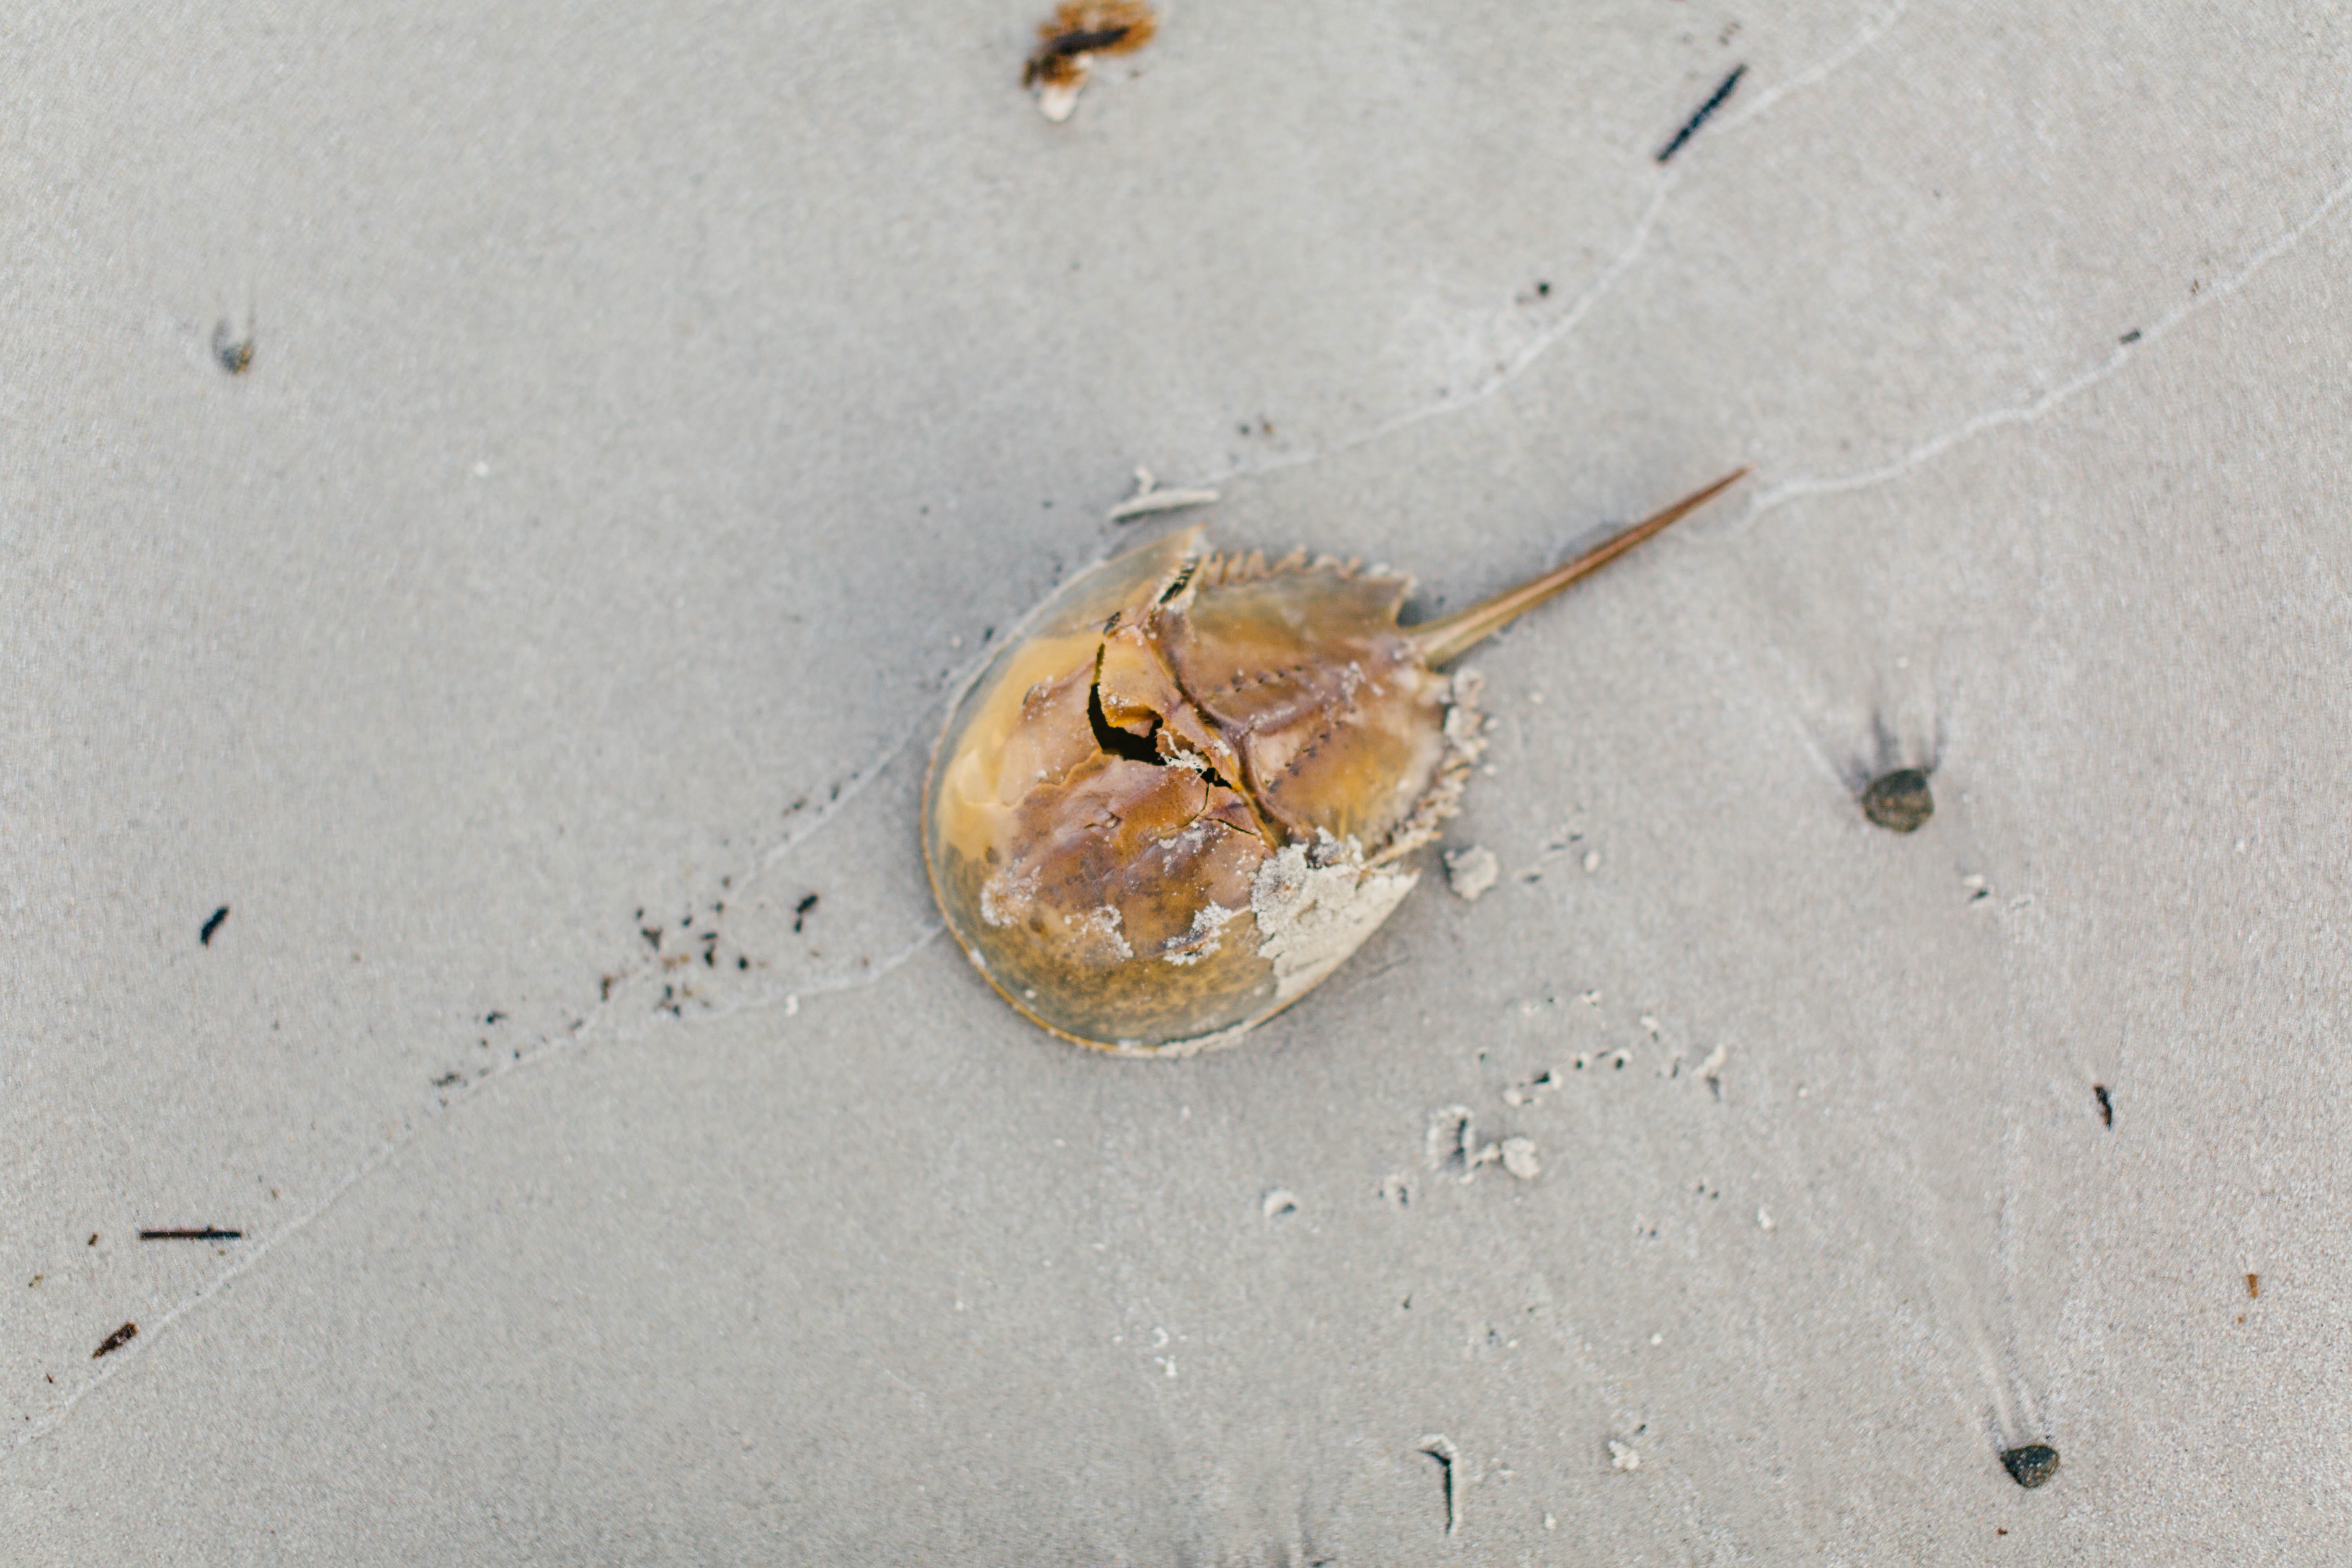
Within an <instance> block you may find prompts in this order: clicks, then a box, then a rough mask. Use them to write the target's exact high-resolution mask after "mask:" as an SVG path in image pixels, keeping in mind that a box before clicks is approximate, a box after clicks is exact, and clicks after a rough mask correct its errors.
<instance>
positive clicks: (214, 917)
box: [196, 904, 228, 947]
mask: <svg viewBox="0 0 2352 1568" xmlns="http://www.w3.org/2000/svg"><path fill="white" fill-rule="evenodd" d="M226 919H228V906H227V905H226V904H223V905H222V906H221V907H220V908H218V909H216V910H214V911H213V912H212V913H211V914H210V915H209V916H207V917H206V918H205V923H204V927H203V929H202V930H200V931H197V932H196V945H197V946H198V947H210V946H212V944H213V933H214V932H215V931H218V930H220V928H221V921H225V920H226Z"/></svg>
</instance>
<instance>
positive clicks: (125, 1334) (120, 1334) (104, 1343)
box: [89, 1323, 139, 1361]
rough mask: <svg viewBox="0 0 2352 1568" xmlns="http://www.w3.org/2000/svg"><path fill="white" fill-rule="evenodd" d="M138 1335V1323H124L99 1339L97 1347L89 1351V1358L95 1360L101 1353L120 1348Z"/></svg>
mask: <svg viewBox="0 0 2352 1568" xmlns="http://www.w3.org/2000/svg"><path fill="white" fill-rule="evenodd" d="M138 1337H139V1325H138V1324H136V1323H125V1324H123V1325H122V1326H121V1328H119V1329H117V1330H115V1331H113V1332H112V1333H110V1334H109V1335H107V1336H106V1338H105V1339H103V1340H101V1341H100V1342H99V1346H98V1348H97V1349H96V1350H94V1351H92V1352H89V1359H90V1360H92V1361H96V1360H97V1359H98V1358H99V1357H100V1356H102V1355H109V1354H111V1353H112V1352H116V1351H119V1350H121V1348H122V1347H123V1346H125V1345H127V1344H129V1343H130V1342H131V1341H133V1340H135V1339H137V1338H138Z"/></svg>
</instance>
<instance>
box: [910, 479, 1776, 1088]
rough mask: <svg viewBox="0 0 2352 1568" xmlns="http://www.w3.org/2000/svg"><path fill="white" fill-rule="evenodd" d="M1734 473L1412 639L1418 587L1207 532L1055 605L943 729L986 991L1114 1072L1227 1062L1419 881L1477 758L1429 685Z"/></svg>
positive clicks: (1474, 731)
mask: <svg viewBox="0 0 2352 1568" xmlns="http://www.w3.org/2000/svg"><path fill="white" fill-rule="evenodd" d="M1746 472H1747V470H1746V469H1745V468H1742V469H1740V470H1738V472H1736V473H1733V474H1730V475H1728V476H1727V477H1726V478H1724V479H1718V480H1717V481H1716V482H1715V483H1714V484H1711V485H1709V486H1707V487H1706V489H1702V490H1699V491H1697V492H1696V493H1695V494H1692V495H1689V496H1685V498H1684V499H1682V500H1678V501H1676V502H1675V504H1674V505H1672V506H1670V507H1668V508H1666V509H1665V510H1664V511H1661V512H1659V513H1657V514H1656V515H1655V516H1654V517H1651V518H1649V519H1647V520H1645V521H1642V522H1638V523H1636V524H1634V525H1633V527H1631V528H1628V529H1626V530H1624V531H1622V532H1620V533H1618V534H1616V535H1615V536H1614V537H1612V538H1611V539H1610V540H1608V541H1607V542H1605V543H1602V544H1601V545H1600V546H1598V547H1597V548H1595V549H1593V550H1591V551H1588V552H1585V553H1584V554H1582V555H1580V556H1579V557H1577V558H1576V559H1575V560H1573V561H1570V562H1568V563H1565V564H1563V565H1560V566H1558V567H1555V568H1553V569H1552V570H1551V571H1549V572H1546V573H1544V574H1541V575H1539V576H1537V577H1535V578H1533V579H1531V580H1529V581H1528V582H1526V583H1523V584H1519V585H1518V586H1517V587H1515V588H1511V589H1507V590H1506V591H1505V592H1503V593H1500V594H1497V595H1495V596H1494V597H1493V598H1490V599H1486V600H1484V601H1481V602H1480V603H1478V604H1475V605H1471V606H1470V607H1469V608H1467V609H1465V610H1460V611H1457V612H1455V613H1454V614H1453V615H1450V616H1442V617H1440V618H1438V619H1436V620H1433V621H1427V622H1423V623H1421V624H1418V625H1414V626H1399V625H1398V624H1397V614H1398V611H1399V609H1400V608H1401V607H1402V605H1403V602H1404V596H1405V595H1406V593H1407V592H1408V591H1409V590H1410V588H1411V586H1412V584H1411V580H1410V579H1408V578H1405V577H1402V576H1396V575H1392V574H1389V573H1387V572H1385V571H1375V572H1370V573H1365V572H1360V571H1358V570H1356V569H1355V568H1354V567H1353V566H1352V565H1343V564H1341V563H1339V562H1337V561H1335V560H1332V559H1331V558H1330V557H1328V556H1325V557H1322V558H1319V559H1316V560H1309V559H1308V558H1307V555H1306V553H1305V552H1303V551H1301V552H1297V553H1294V554H1292V555H1290V556H1288V557H1286V558H1285V559H1282V560H1280V561H1276V562H1272V563H1269V562H1267V560H1266V559H1265V555H1264V554H1263V553H1262V552H1261V553H1253V554H1250V555H1247V556H1241V555H1230V554H1221V553H1217V552H1213V551H1210V550H1209V549H1208V548H1207V547H1206V545H1205V543H1204V542H1203V540H1202V531H1201V530H1200V529H1198V528H1192V529H1187V530H1185V531H1181V532H1178V533H1172V534H1171V535H1169V536H1168V537H1166V538H1164V539H1160V540H1157V541H1155V542H1151V543H1149V544H1146V545H1143V546H1141V547H1140V548H1139V549H1136V550H1132V551H1129V552H1128V553H1126V554H1124V555H1120V556H1118V557H1116V558H1114V559H1112V560H1110V561H1108V562H1105V563H1102V564H1101V565H1099V566H1097V567H1095V568H1094V569H1092V570H1091V571H1089V572H1087V573H1085V574H1081V575H1080V576H1078V577H1076V578H1075V579H1073V580H1072V581H1071V582H1070V583H1068V584H1066V585H1065V586H1064V587H1063V588H1062V589H1061V590H1060V591H1059V592H1057V593H1056V594H1055V595H1054V596H1053V598H1051V599H1050V600H1048V601H1047V602H1046V603H1045V605H1044V606H1042V607H1041V608H1040V610H1039V611H1038V613H1037V614H1036V616H1034V617H1033V619H1032V621H1031V623H1030V625H1029V626H1027V627H1026V628H1025V630H1024V632H1023V634H1022V635H1020V636H1018V637H1015V638H1013V640H1012V641H1010V642H1009V643H1008V644H1007V645H1006V647H1004V648H1003V649H1002V650H1001V651H1000V652H999V653H998V654H997V655H996V657H995V658H994V659H993V660H992V661H991V663H990V664H989V666H988V667H987V668H986V669H985V670H983V671H982V674H981V676H980V678H979V679H977V680H976V681H975V682H973V684H972V686H971V689H969V690H968V691H967V692H966V693H965V695H964V697H963V699H962V700H961V701H960V702H959V703H958V704H957V705H956V707H955V710H953V712H951V713H950V715H949V717H948V721H947V725H946V728H945V729H944V730H942V731H941V732H940V739H939V742H938V745H937V746H936V748H935V749H934V750H933V752H932V754H931V764H930V773H929V778H928V779H927V780H926V782H925V784H924V790H923V856H924V861H925V864H926V866H927V868H929V872H930V878H931V888H932V890H933V892H934V893H936V894H937V895H938V898H939V901H940V910H941V911H942V912H943V913H944V914H945V915H946V917H947V925H948V929H949V930H950V931H952V932H954V933H955V939H956V941H957V942H960V943H961V944H962V947H963V950H964V952H965V953H966V955H967V956H969V957H970V958H971V962H972V963H973V964H974V965H975V966H977V967H978V968H979V970H980V971H981V973H982V974H984V975H986V976H987V977H988V980H989V983H990V984H992V985H994V986H995V987H996V988H997V990H998V991H1000V992H1002V993H1003V994H1004V997H1005V999H1006V1000H1007V1001H1009V1002H1011V1003H1012V1004H1013V1006H1015V1007H1017V1008H1019V1009H1020V1010H1021V1011H1022V1012H1023V1013H1024V1014H1026V1015H1027V1016H1029V1017H1030V1018H1031V1019H1033V1020H1034V1021H1035V1022H1036V1023H1038V1024H1041V1025H1043V1026H1045V1027H1046V1028H1048V1029H1050V1030H1052V1031H1053V1032H1054V1033H1055V1034H1057V1035H1060V1036H1062V1037H1064V1038H1066V1039H1069V1040H1074V1041H1076V1042H1077V1043H1078V1044H1080V1045H1085V1046H1092V1047H1097V1048H1098V1049H1102V1050H1107V1051H1113V1052H1116V1053H1118V1054H1120V1055H1126V1056H1181V1055H1187V1054H1190V1053H1191V1052H1193V1051H1197V1050H1202V1049H1204V1048H1206V1047H1212V1046H1219V1045H1224V1044H1229V1043H1231V1042H1232V1041H1234V1040H1236V1039H1238V1038H1240V1037H1241V1036H1243V1035H1244V1034H1245V1033H1246V1032H1247V1031H1248V1030H1249V1029H1251V1028H1252V1027H1253V1026H1255V1025H1257V1024H1259V1023H1262V1022H1264V1021H1265V1019H1266V1018H1268V1017H1271V1016H1273V1015H1274V1014H1276V1013H1277V1012H1279V1011H1281V1010H1282V1009H1283V1008H1284V1007H1286V1006H1288V1005H1290V1004H1291V1003H1293V1002H1295V1001H1297V999H1298V998H1299V997H1300V996H1302V995H1304V994H1306V993H1307V991H1308V990H1310V989H1312V988H1313V987H1314V986H1315V985H1316V984H1318V982H1320V981H1321V980H1322V979H1324V978H1325V977H1326V976H1327V975H1328V974H1330V973H1331V972H1332V971H1333V970H1335V969H1337V968H1338V967H1339V964H1340V963H1341V962H1342V961H1344V960H1345V959H1346V958H1347V956H1348V955H1349V953H1351V952H1354V951H1355V950H1356V949H1357V947H1358V946H1360V944H1361V943H1362V942H1363V941H1364V939H1365V938H1366V937H1368V936H1370V934H1371V933H1372V931H1374V930H1375V929H1376V928H1377V927H1378V926H1379V925H1380V923H1381V921H1384V920H1386V919H1387V918H1388V916H1389V913H1390V911H1391V910H1394V909H1395V908H1396V906H1397V904H1398V902H1399V901H1400V900H1402V899H1403V897H1404V896H1405V894H1406V893H1408V892H1410V891H1411V890H1412V886H1413V883H1414V882H1415V881H1416V880H1418V879H1419V875H1420V873H1419V872H1417V871H1414V870H1412V869H1409V868H1407V867H1406V866H1405V865H1404V864H1403V861H1404V858H1405V857H1406V856H1408V855H1410V854H1411V853H1412V851H1413V850H1415V849H1417V848H1419V847H1422V846H1423V845H1424V844H1427V843H1429V842H1430V841H1431V840H1432V839H1433V838H1434V837H1436V836H1437V832H1438V827H1439V825H1440V824H1442V823H1443V822H1444V820H1445V819H1446V818H1447V817H1449V816H1452V815H1454V811H1455V810H1456V808H1457V806H1458V805H1459V802H1460V799H1461V795H1462V788H1463V785H1464V784H1465V782H1466V781H1467V779H1468V777H1469V773H1470V769H1471V766H1472V764H1473V763H1475V761H1476V760H1477V757H1478V754H1479V752H1480V751H1481V750H1482V749H1483V742H1482V741H1481V739H1480V731H1481V729H1482V727H1483V723H1484V721H1483V720H1482V719H1481V718H1480V717H1479V715H1478V710H1477V690H1476V677H1475V674H1474V673H1473V672H1470V671H1466V670H1465V671H1462V672H1460V673H1457V674H1452V675H1448V674H1446V673H1443V668H1444V666H1446V665H1447V664H1449V663H1451V662H1452V661H1453V660H1454V659H1456V658H1460V657H1461V656H1462V655H1463V654H1464V653H1465V652H1467V651H1468V650H1469V649H1470V648H1471V647H1473V646H1474V645H1475V644H1476V643H1478V642H1480V641H1482V640H1483V639H1484V638H1486V637H1488V636H1490V635H1492V634H1493V633H1495V632H1496V631H1498V630H1500V629H1501V628H1502V627H1503V626H1506V625H1507V624H1508V623H1509V622H1511V621H1512V620H1514V619H1516V618H1517V616H1521V615H1523V614H1525V613H1526V612H1527V611H1528V610H1530V609H1532V608H1534V607H1535V606H1536V605H1539V604H1541V603H1543V602H1544V601H1545V600H1546V599H1549V598H1550V597H1551V596H1552V595H1555V594H1558V593H1559V592H1560V590H1562V589H1564V588H1566V587H1568V586H1569V585H1570V584H1572V583H1575V582H1577V581H1579V580H1580V579H1581V578H1583V577H1585V576H1588V575H1590V574H1591V573H1593V572H1595V571H1598V570H1599V569H1600V568H1601V567H1602V566H1604V565H1606V564H1608V563H1610V562H1611V561H1613V560H1615V559H1616V558H1617V557H1618V556H1620V555H1622V554H1623V553H1625V552H1627V551H1629V550H1631V549H1633V547H1634V546H1635V545H1637V544H1639V543H1641V542H1643V540H1645V539H1648V538H1650V537H1651V536H1652V535H1654V534H1656V533H1658V532H1659V531H1662V530H1664V528H1665V527H1666V526H1667V525H1668V524H1669V523H1672V522H1673V521H1675V520H1676V519H1677V518H1680V517H1682V516H1684V515H1685V513H1687V512H1690V511H1692V510H1696V508H1697V507H1699V506H1701V505H1703V504H1704V503H1706V501H1708V500H1712V499H1713V498H1714V497H1715V496H1716V495H1717V494H1718V493H1719V492H1721V491H1722V490H1723V489H1726V488H1727V487H1728V486H1729V485H1731V484H1732V483H1733V482H1734V481H1735V480H1737V479H1739V478H1740V477H1741V476H1742V475H1744V474H1745V473H1746Z"/></svg>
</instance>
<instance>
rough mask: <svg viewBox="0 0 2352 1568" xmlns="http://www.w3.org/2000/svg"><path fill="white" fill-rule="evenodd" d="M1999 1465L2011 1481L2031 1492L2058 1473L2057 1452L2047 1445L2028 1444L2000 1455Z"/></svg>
mask: <svg viewBox="0 0 2352 1568" xmlns="http://www.w3.org/2000/svg"><path fill="white" fill-rule="evenodd" d="M2000 1463H2001V1468H2003V1469H2005V1470H2007V1471H2008V1472H2009V1479H2011V1480H2013V1481H2015V1482H2016V1483H2017V1484H2018V1485H2019V1486H2021V1487H2023V1488H2025V1489H2027V1490H2028V1491H2031V1490H2032V1489H2034V1488H2035V1487H2038V1486H2040V1485H2041V1484H2042V1482H2044V1481H2046V1480H2048V1479H2050V1478H2051V1477H2053V1476H2054V1475H2056V1474H2057V1473H2058V1450H2057V1449H2055V1448H2053V1447H2051V1446H2050V1445H2049V1444H2047V1443H2028V1444H2027V1445H2025V1447H2022V1448H2011V1449H2010V1450H2009V1451H2008V1452H2007V1453H2005V1454H2003V1455H2001V1457H2000Z"/></svg>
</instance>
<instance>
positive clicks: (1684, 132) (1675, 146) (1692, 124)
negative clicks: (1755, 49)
mask: <svg viewBox="0 0 2352 1568" xmlns="http://www.w3.org/2000/svg"><path fill="white" fill-rule="evenodd" d="M1747 74H1748V68H1747V67H1746V66H1744V65H1743V66H1734V67H1732V68H1731V74H1730V75H1729V76H1727V77H1725V78H1724V79H1723V85H1722V86H1720V87H1718V88H1717V89H1715V93H1714V96H1712V97H1710V98H1709V99H1708V100H1706V102H1705V103H1702V104H1700V105H1699V106H1698V112H1697V113H1696V114H1694V115H1692V116H1691V117H1690V118H1689V119H1688V120H1686V121H1683V128H1682V129H1681V130H1680V131H1677V132H1675V139H1674V140H1673V141H1671V142H1667V143H1666V144H1665V147H1664V149H1663V150H1662V151H1660V153H1658V162H1659V163H1664V162H1665V161H1666V160H1667V159H1669V158H1671V157H1673V156H1674V155H1675V153H1679V152H1681V151H1682V150H1683V143H1684V142H1687V141H1689V140H1690V139H1691V138H1692V137H1693V136H1694V135H1696V133H1697V132H1698V128H1699V127H1700V126H1702V125H1704V124H1706V117H1707V116H1708V115H1710V114H1713V113H1714V112H1715V111H1716V110H1718V109H1721V108H1722V107H1723V100H1725V99H1727V98H1729V97H1730V96H1731V89H1733V88H1735V87H1738V85H1739V79H1740V78H1741V77H1743V76H1746V75H1747Z"/></svg>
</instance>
